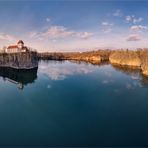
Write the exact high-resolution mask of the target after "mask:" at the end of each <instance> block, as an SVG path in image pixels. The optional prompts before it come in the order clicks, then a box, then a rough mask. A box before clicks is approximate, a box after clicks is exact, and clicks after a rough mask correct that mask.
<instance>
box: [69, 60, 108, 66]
mask: <svg viewBox="0 0 148 148" xmlns="http://www.w3.org/2000/svg"><path fill="white" fill-rule="evenodd" d="M69 61H70V62H72V63H76V64H85V65H88V64H92V65H96V66H104V65H107V64H109V62H107V61H104V62H103V61H102V62H99V63H93V62H90V61H89V62H86V61H78V60H69Z"/></svg>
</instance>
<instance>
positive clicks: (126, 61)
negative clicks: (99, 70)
mask: <svg viewBox="0 0 148 148" xmlns="http://www.w3.org/2000/svg"><path fill="white" fill-rule="evenodd" d="M109 61H110V62H111V63H112V64H117V65H121V66H133V67H140V66H141V60H140V57H139V55H138V54H137V53H136V52H135V51H115V52H114V53H112V54H111V55H110V57H109Z"/></svg>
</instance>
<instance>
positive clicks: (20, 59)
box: [0, 51, 38, 70]
mask: <svg viewBox="0 0 148 148" xmlns="http://www.w3.org/2000/svg"><path fill="white" fill-rule="evenodd" d="M0 67H6V68H14V69H28V70H29V69H34V68H37V67H38V57H37V53H36V52H33V51H29V52H18V53H0Z"/></svg>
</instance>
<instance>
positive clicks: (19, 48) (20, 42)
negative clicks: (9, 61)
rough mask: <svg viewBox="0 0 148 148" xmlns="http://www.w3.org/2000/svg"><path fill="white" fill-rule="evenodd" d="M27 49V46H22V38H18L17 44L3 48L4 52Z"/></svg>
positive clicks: (25, 50)
mask: <svg viewBox="0 0 148 148" xmlns="http://www.w3.org/2000/svg"><path fill="white" fill-rule="evenodd" d="M27 51H28V48H27V47H26V46H24V42H23V41H22V40H19V41H18V42H17V45H11V46H8V47H7V48H6V49H5V52H6V53H17V52H27Z"/></svg>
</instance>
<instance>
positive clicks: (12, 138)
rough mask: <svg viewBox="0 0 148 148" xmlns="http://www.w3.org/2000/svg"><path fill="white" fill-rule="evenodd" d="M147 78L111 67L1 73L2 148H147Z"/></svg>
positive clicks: (61, 66)
mask: <svg viewBox="0 0 148 148" xmlns="http://www.w3.org/2000/svg"><path fill="white" fill-rule="evenodd" d="M147 139H148V78H145V77H143V76H141V74H140V73H139V71H137V70H128V69H123V68H118V67H112V66H111V65H107V64H105V65H96V66H94V65H91V64H85V63H72V62H68V61H65V62H56V61H49V62H43V61H42V62H40V64H39V68H38V70H37V71H35V70H34V71H29V72H16V71H13V70H10V69H0V146H148V140H147Z"/></svg>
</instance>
